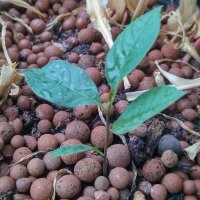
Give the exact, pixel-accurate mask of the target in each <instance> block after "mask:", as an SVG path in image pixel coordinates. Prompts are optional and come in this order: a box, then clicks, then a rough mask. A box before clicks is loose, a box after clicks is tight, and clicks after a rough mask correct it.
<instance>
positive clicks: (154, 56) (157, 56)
mask: <svg viewBox="0 0 200 200" xmlns="http://www.w3.org/2000/svg"><path fill="white" fill-rule="evenodd" d="M148 59H149V60H151V61H156V60H161V59H163V55H162V53H161V51H159V50H158V49H154V50H151V51H150V52H149V54H148Z"/></svg>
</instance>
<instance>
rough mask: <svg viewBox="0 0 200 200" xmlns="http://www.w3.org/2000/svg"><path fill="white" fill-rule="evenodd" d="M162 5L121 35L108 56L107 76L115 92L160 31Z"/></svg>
mask: <svg viewBox="0 0 200 200" xmlns="http://www.w3.org/2000/svg"><path fill="white" fill-rule="evenodd" d="M160 12H161V7H157V8H155V9H153V10H152V11H150V12H148V13H146V14H144V15H143V16H141V17H140V18H138V19H136V20H135V21H133V22H132V23H131V24H130V25H128V26H127V27H126V28H125V30H124V31H123V32H122V33H121V34H120V35H119V37H118V38H117V40H116V41H115V42H114V45H113V46H112V48H111V49H110V51H109V52H108V55H107V58H106V78H107V81H108V83H109V85H110V86H111V88H112V90H113V92H116V91H117V88H118V85H119V83H120V82H121V81H122V79H123V78H124V77H125V76H127V75H128V74H129V73H130V72H131V71H132V70H133V69H134V68H135V67H136V66H137V65H138V64H139V63H140V62H141V60H142V59H143V58H144V56H145V55H146V54H147V52H148V51H149V50H150V48H151V47H152V45H153V44H154V41H155V40H156V38H157V36H158V34H159V31H160Z"/></svg>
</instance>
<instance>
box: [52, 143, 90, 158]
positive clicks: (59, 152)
mask: <svg viewBox="0 0 200 200" xmlns="http://www.w3.org/2000/svg"><path fill="white" fill-rule="evenodd" d="M92 149H93V147H91V146H88V145H84V144H69V145H65V146H62V147H59V148H57V149H55V150H54V151H52V152H51V156H52V157H56V156H64V155H69V154H74V153H80V152H85V151H89V150H92Z"/></svg>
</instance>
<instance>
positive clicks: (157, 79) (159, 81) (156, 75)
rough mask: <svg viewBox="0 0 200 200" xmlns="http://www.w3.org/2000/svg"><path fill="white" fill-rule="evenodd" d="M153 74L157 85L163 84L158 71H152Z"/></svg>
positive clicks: (163, 81)
mask: <svg viewBox="0 0 200 200" xmlns="http://www.w3.org/2000/svg"><path fill="white" fill-rule="evenodd" d="M153 75H154V79H155V81H156V85H157V86H161V85H165V80H164V78H163V76H162V75H161V73H160V72H159V71H156V72H154V74H153Z"/></svg>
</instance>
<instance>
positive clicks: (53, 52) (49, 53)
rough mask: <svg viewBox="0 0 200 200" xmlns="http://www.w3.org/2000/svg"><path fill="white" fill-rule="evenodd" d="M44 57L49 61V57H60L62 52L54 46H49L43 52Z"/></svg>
mask: <svg viewBox="0 0 200 200" xmlns="http://www.w3.org/2000/svg"><path fill="white" fill-rule="evenodd" d="M44 53H45V56H46V57H47V58H48V59H50V58H51V57H53V56H55V57H59V58H60V57H62V51H61V50H60V49H59V48H58V47H56V46H55V45H49V46H48V47H46V48H45V50H44Z"/></svg>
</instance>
